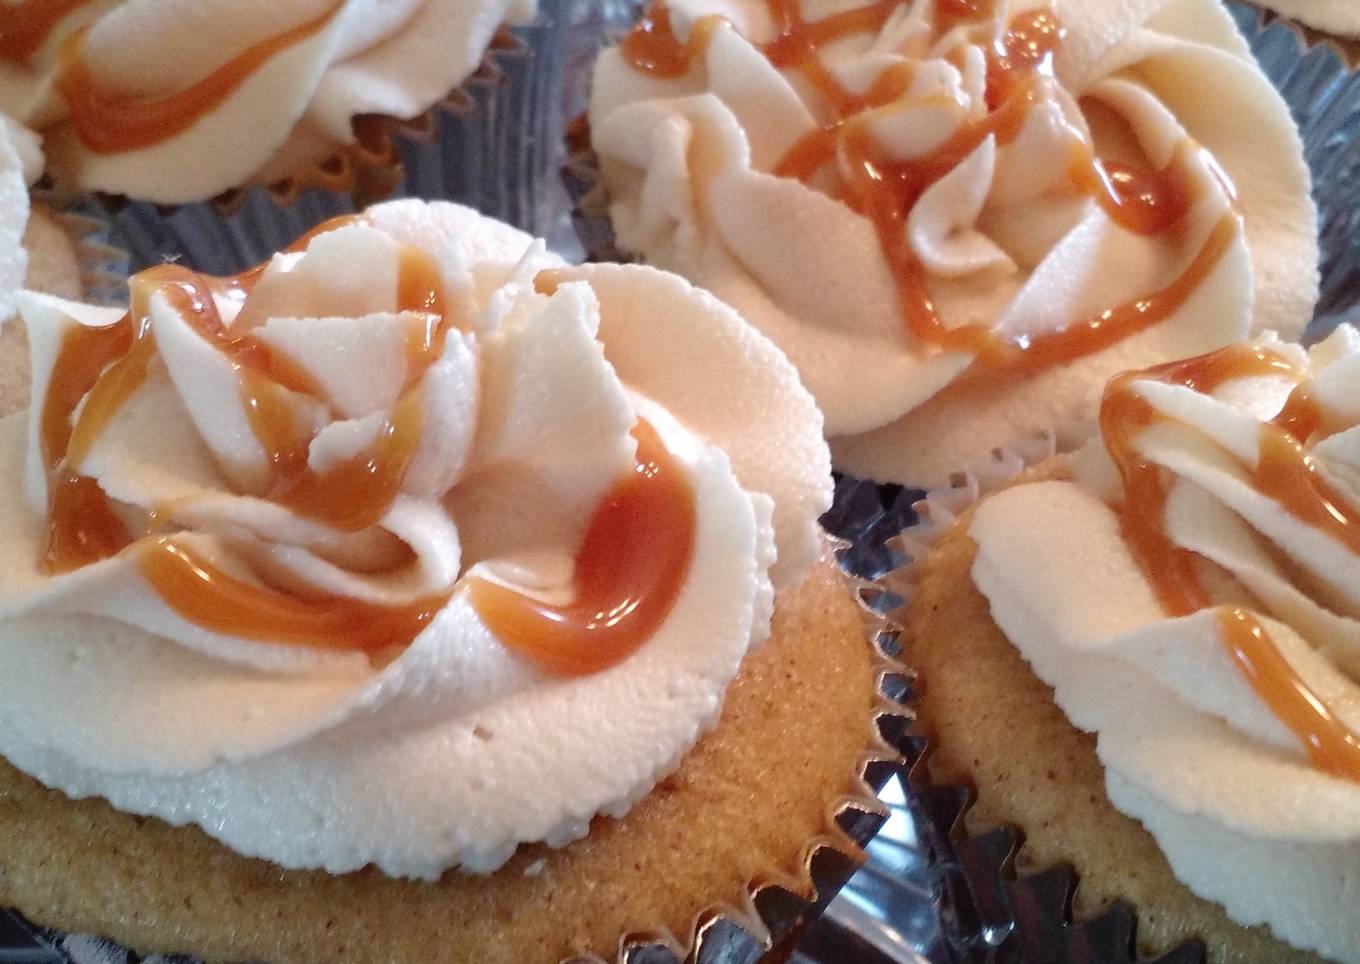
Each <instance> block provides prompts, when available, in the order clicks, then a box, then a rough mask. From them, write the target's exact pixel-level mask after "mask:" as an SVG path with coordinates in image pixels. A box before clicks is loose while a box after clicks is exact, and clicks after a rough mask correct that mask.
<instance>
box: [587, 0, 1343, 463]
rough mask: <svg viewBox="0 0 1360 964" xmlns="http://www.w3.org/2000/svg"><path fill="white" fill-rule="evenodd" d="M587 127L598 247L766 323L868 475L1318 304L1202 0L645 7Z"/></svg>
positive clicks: (1253, 104) (1259, 137)
mask: <svg viewBox="0 0 1360 964" xmlns="http://www.w3.org/2000/svg"><path fill="white" fill-rule="evenodd" d="M590 121H591V136H592V144H593V147H594V149H595V151H596V153H597V155H598V157H599V161H600V169H601V173H602V175H603V179H604V183H605V186H606V188H607V189H608V193H609V199H610V212H611V216H612V219H613V223H614V226H615V232H616V235H617V240H618V244H619V246H620V248H621V249H622V250H624V251H627V252H630V253H634V254H638V255H640V256H641V257H642V258H643V259H645V260H646V261H648V262H649V263H652V264H655V265H657V266H660V267H664V268H667V269H669V270H674V271H677V272H679V273H681V274H683V275H685V276H686V277H689V278H690V279H691V280H693V281H694V282H695V283H697V284H700V285H703V286H705V287H707V288H709V289H710V290H712V291H714V292H715V293H716V294H718V296H719V297H721V298H723V299H724V300H725V301H728V302H729V303H731V304H733V305H734V306H736V307H737V308H738V310H740V311H741V312H742V313H743V314H744V315H745V316H746V317H748V318H749V319H750V320H751V321H752V323H754V324H755V325H756V326H757V327H759V328H760V329H761V330H762V331H764V332H765V333H767V334H768V335H770V337H771V338H773V339H774V340H775V341H776V342H777V343H778V344H779V345H780V346H781V347H782V348H783V349H784V350H785V351H786V352H787V353H788V355H789V356H790V358H791V359H792V360H793V362H794V363H795V365H796V366H797V367H798V369H799V371H800V373H801V374H802V376H803V379H804V382H805V384H807V386H808V387H809V389H810V390H811V391H812V393H813V395H814V396H815V397H816V398H817V400H818V403H819V405H820V406H821V408H822V409H823V411H824V412H825V414H826V422H827V429H828V432H829V434H830V435H831V436H833V441H832V448H833V453H834V454H835V456H836V460H837V463H838V464H839V465H841V466H842V467H844V468H846V469H847V470H849V471H852V472H855V473H857V474H861V475H869V476H872V477H874V478H877V479H880V480H892V481H898V482H909V483H913V484H918V485H923V486H930V485H933V484H939V483H941V482H942V480H943V479H944V478H945V477H946V476H947V474H948V473H949V472H951V471H953V470H955V469H956V468H957V467H958V466H959V465H960V464H963V463H964V462H966V461H967V460H968V459H969V458H971V457H972V456H975V455H978V454H981V453H984V452H986V451H987V450H988V449H990V448H991V447H994V446H996V445H999V444H1002V443H1005V442H1007V441H1009V440H1012V439H1014V438H1015V437H1016V436H1017V435H1020V434H1027V433H1032V432H1035V431H1039V430H1043V429H1047V428H1051V427H1055V426H1056V427H1064V426H1066V424H1067V423H1070V422H1073V421H1080V420H1085V419H1088V418H1089V414H1090V412H1091V411H1092V410H1093V409H1094V406H1095V403H1096V401H1097V399H1098V398H1099V392H1100V388H1101V387H1102V386H1103V384H1104V382H1105V381H1106V379H1108V378H1109V377H1110V376H1112V375H1113V374H1115V373H1116V372H1118V371H1121V370H1125V369H1128V368H1136V367H1143V366H1145V365H1148V364H1152V363H1154V362H1156V361H1160V360H1164V359H1168V358H1177V357H1186V356H1188V355H1192V354H1196V353H1198V352H1201V351H1205V350H1208V349H1209V348H1213V347H1216V346H1219V345H1223V344H1227V343H1231V342H1233V341H1237V340H1241V339H1243V338H1246V337H1249V336H1250V335H1251V334H1252V333H1253V332H1260V331H1262V330H1266V329H1272V330H1277V331H1280V332H1282V333H1283V334H1285V335H1286V336H1292V335H1297V334H1298V332H1299V331H1300V330H1301V328H1302V325H1303V323H1304V322H1305V321H1306V319H1307V318H1308V316H1309V314H1310V309H1311V305H1312V303H1313V301H1314V299H1315V298H1316V291H1317V280H1316V272H1315V270H1314V268H1313V266H1314V265H1315V263H1316V253H1317V247H1316V225H1315V215H1314V211H1313V208H1312V203H1311V201H1310V199H1309V193H1308V189H1309V178H1308V173H1307V169H1306V167H1305V165H1304V163H1303V158H1302V153H1301V148H1300V146H1299V142H1298V136H1297V133H1296V132H1295V130H1294V127H1293V124H1292V121H1291V120H1290V118H1289V115H1288V112H1287V110H1286V109H1285V107H1284V104H1283V102H1282V101H1281V99H1280V98H1279V96H1278V94H1276V93H1275V91H1274V90H1273V89H1272V88H1271V86H1270V83H1269V82H1268V81H1267V79H1266V78H1265V77H1264V75H1262V74H1261V72H1260V70H1259V69H1258V68H1257V67H1256V65H1255V63H1254V61H1253V60H1252V59H1251V55H1250V53H1249V52H1248V50H1247V48H1246V45H1245V43H1244V42H1243V40H1242V39H1241V37H1240V36H1239V35H1238V34H1237V32H1236V30H1235V28H1234V26H1233V24H1232V21H1231V18H1230V17H1229V16H1228V14H1227V12H1226V11H1225V10H1224V9H1223V8H1222V7H1221V5H1220V4H1219V3H1218V2H1216V0H1140V2H1135V3H1129V2H1122V0H1121V2H1115V0H1100V2H1085V0H1083V2H1076V0H1055V2H1053V3H1052V4H1051V5H1045V4H1043V3H1038V2H1033V0H1023V2H1014V3H1005V2H990V0H988V2H978V3H964V4H959V3H943V2H937V0H914V2H896V0H878V2H871V0H801V2H800V0H668V2H666V3H665V4H664V5H658V6H655V7H653V12H652V13H651V15H650V16H649V17H648V19H647V20H645V21H644V22H643V24H642V25H641V26H640V27H639V29H638V30H637V31H635V33H634V34H633V36H632V37H630V38H629V40H628V41H627V42H625V43H624V44H622V45H621V46H620V47H617V48H615V49H612V50H610V51H607V52H605V53H604V54H603V55H602V56H601V58H600V60H599V62H598V65H597V67H596V70H595V75H594V84H593V90H592V103H591V110H590ZM1234 192H1235V196H1234ZM1239 216H1240V218H1239Z"/></svg>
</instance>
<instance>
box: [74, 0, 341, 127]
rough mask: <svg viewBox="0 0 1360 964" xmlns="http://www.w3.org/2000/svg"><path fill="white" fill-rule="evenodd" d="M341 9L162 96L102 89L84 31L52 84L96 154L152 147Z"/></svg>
mask: <svg viewBox="0 0 1360 964" xmlns="http://www.w3.org/2000/svg"><path fill="white" fill-rule="evenodd" d="M68 2H69V0H68ZM341 6H342V4H339V3H337V4H335V5H334V6H332V7H331V8H330V9H329V10H327V11H326V12H325V13H323V14H321V15H320V16H318V17H315V18H313V19H311V20H309V21H307V22H306V23H303V24H300V25H298V26H296V27H293V28H291V29H289V30H285V31H283V32H282V33H279V34H276V35H274V36H272V37H267V38H265V39H264V40H261V41H259V42H258V43H255V44H253V45H251V46H250V47H247V48H246V49H245V50H243V51H242V52H241V53H239V54H237V55H236V56H235V57H233V58H232V59H231V60H229V61H227V62H226V63H225V64H223V65H222V66H221V67H218V68H217V69H216V70H214V71H213V72H212V73H210V74H208V76H206V77H204V78H203V79H202V80H200V81H198V82H197V83H195V84H191V85H190V86H188V87H186V88H185V89H184V90H182V91H179V92H177V93H173V94H167V95H165V96H163V97H152V98H144V97H128V96H125V95H122V94H112V93H108V92H107V91H104V90H101V89H100V87H99V85H98V84H97V83H96V82H95V80H94V78H93V77H92V76H91V74H90V68H89V65H88V64H86V62H85V59H84V56H83V51H84V45H85V33H86V31H84V30H82V31H79V32H77V33H74V34H72V35H71V37H70V38H68V40H67V41H66V44H65V46H63V48H62V52H61V60H60V64H59V67H58V71H57V76H56V80H55V81H54V86H55V87H56V90H57V92H58V93H59V94H61V96H62V98H63V99H64V100H65V101H66V106H67V109H68V111H69V112H70V121H71V126H72V128H73V129H74V131H75V133H76V136H77V137H79V138H80V140H81V143H83V144H84V145H85V146H86V147H88V148H89V149H90V150H91V151H93V152H94V153H96V154H118V153H122V152H124V151H134V150H139V149H141V148H146V147H152V146H154V145H156V144H159V143H161V142H162V141H165V140H168V139H170V138H172V137H175V136H176V135H178V134H182V133H184V132H185V131H186V130H188V129H189V128H190V127H192V126H193V125H194V124H195V123H196V122H197V121H198V120H199V119H200V118H202V117H203V116H205V115H206V114H208V113H210V112H212V111H213V110H216V109H217V108H218V107H220V106H221V105H222V104H223V103H225V102H226V100H227V99H228V98H229V97H231V96H232V95H233V94H235V93H236V91H237V90H239V89H240V87H241V85H242V84H244V83H245V82H246V80H247V79H249V77H250V76H251V74H253V73H255V72H256V71H257V70H259V69H260V68H261V67H262V66H264V65H265V64H266V63H268V62H269V60H271V59H272V58H274V57H276V56H278V55H279V54H280V53H282V52H283V51H285V50H287V49H288V48H289V47H292V46H294V45H296V44H299V43H301V42H303V41H304V40H306V39H308V38H309V37H311V36H313V35H314V34H316V33H318V32H320V31H321V30H323V29H324V28H325V27H326V25H327V24H329V23H330V22H331V20H332V19H333V18H334V17H335V16H336V14H338V13H339V12H340V9H341Z"/></svg>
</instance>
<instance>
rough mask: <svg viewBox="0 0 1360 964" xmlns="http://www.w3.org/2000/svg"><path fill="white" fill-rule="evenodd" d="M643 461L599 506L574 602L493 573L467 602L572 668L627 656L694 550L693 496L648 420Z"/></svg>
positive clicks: (540, 658)
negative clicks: (502, 581)
mask: <svg viewBox="0 0 1360 964" xmlns="http://www.w3.org/2000/svg"><path fill="white" fill-rule="evenodd" d="M633 437H634V438H635V439H636V440H637V455H636V458H635V461H636V466H635V470H634V471H633V472H630V473H629V474H628V475H627V476H626V477H625V478H623V479H621V480H620V481H619V482H618V483H616V484H615V486H614V488H613V489H612V490H611V491H610V492H609V493H608V494H607V495H606V496H605V498H604V501H603V502H602V503H601V504H600V506H599V508H598V509H596V511H595V514H594V516H592V518H591V520H590V524H589V525H588V526H587V528H586V534H585V539H584V541H583V542H582V545H581V548H580V550H579V551H578V552H577V554H576V570H575V593H574V598H573V599H572V601H571V602H569V603H567V604H565V605H552V604H549V603H544V602H540V601H538V600H535V599H532V598H530V597H528V596H525V595H522V594H521V593H518V592H516V591H514V590H513V589H508V588H506V587H505V586H501V585H499V584H496V583H492V582H488V581H486V580H480V579H472V580H468V583H467V592H468V599H469V601H470V602H471V603H472V605H473V608H475V609H476V611H477V614H478V616H480V617H481V619H482V622H483V623H485V624H486V626H487V628H489V629H490V630H491V631H492V632H493V633H494V634H495V635H496V638H497V639H499V640H501V641H502V642H503V643H505V645H507V646H509V647H510V648H511V649H514V650H515V651H516V652H518V653H520V654H521V655H523V656H525V657H527V658H529V659H532V660H533V661H535V662H536V663H539V664H540V665H542V666H543V667H544V668H546V669H548V670H550V671H552V672H554V673H560V674H563V675H571V676H576V675H583V674H586V673H593V672H597V671H599V670H601V669H605V668H607V667H609V666H612V665H614V664H616V663H619V662H621V661H622V660H624V659H626V658H627V657H628V656H629V655H631V654H632V653H633V652H634V651H636V650H637V649H638V647H640V646H641V645H642V644H643V643H644V642H646V640H647V639H648V638H650V637H651V635H652V634H653V633H654V632H656V630H657V629H658V628H660V626H661V624H662V623H663V622H665V620H666V617H667V616H668V615H669V614H670V611H671V608H672V607H673V606H674V605H675V601H676V599H677V598H678V597H679V595H680V590H681V588H682V587H683V586H684V582H685V577H686V574H687V573H688V572H689V566H690V560H691V558H692V556H693V554H694V533H695V507H694V493H693V490H692V489H691V487H690V485H689V481H688V479H687V478H686V475H685V472H684V469H683V468H682V467H681V466H680V465H679V464H678V463H677V462H676V460H675V458H674V457H673V456H672V455H671V454H670V453H669V452H668V451H667V450H666V447H665V444H664V443H663V442H662V440H661V438H660V436H659V435H658V434H657V432H656V430H655V429H654V428H652V426H651V425H649V424H648V423H647V422H645V421H639V422H638V423H637V424H636V425H635V426H634V428H633Z"/></svg>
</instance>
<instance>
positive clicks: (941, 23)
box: [935, 0, 996, 33]
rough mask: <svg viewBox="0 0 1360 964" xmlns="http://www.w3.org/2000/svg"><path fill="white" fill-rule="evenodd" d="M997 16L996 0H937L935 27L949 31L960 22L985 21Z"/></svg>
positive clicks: (941, 30)
mask: <svg viewBox="0 0 1360 964" xmlns="http://www.w3.org/2000/svg"><path fill="white" fill-rule="evenodd" d="M995 16H996V0H935V29H936V31H938V32H939V33H948V32H949V31H950V30H952V29H954V28H955V27H957V26H959V25H960V24H972V23H983V22H985V21H988V20H991V19H993V18H994V17H995Z"/></svg>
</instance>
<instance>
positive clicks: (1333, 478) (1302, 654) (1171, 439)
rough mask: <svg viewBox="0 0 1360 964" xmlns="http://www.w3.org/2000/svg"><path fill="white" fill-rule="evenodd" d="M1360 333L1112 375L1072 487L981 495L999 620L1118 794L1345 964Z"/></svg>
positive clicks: (984, 564)
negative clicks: (1092, 737) (1092, 743)
mask: <svg viewBox="0 0 1360 964" xmlns="http://www.w3.org/2000/svg"><path fill="white" fill-rule="evenodd" d="M1357 376H1360V334H1357V332H1356V331H1355V330H1354V329H1352V328H1349V327H1342V328H1341V329H1339V330H1338V331H1337V332H1336V333H1335V334H1334V335H1333V336H1332V337H1330V338H1329V339H1327V340H1326V341H1325V342H1323V343H1322V344H1320V345H1318V346H1316V347H1314V348H1312V349H1310V350H1309V351H1307V352H1305V351H1304V350H1303V349H1301V348H1299V347H1298V346H1297V345H1292V344H1286V343H1282V342H1279V341H1277V340H1274V339H1273V338H1265V339H1262V340H1259V341H1257V342H1255V343H1252V344H1239V345H1235V346H1231V347H1229V348H1225V349H1220V350H1218V351H1216V352H1214V353H1212V354H1209V355H1205V356H1201V357H1198V358H1194V359H1191V360H1189V361H1184V362H1177V363H1171V364H1168V365H1164V366H1162V367H1160V368H1154V369H1150V370H1146V371H1141V372H1133V373H1129V374H1127V375H1122V376H1120V377H1119V378H1118V379H1116V380H1115V381H1113V382H1112V383H1111V385H1110V388H1109V389H1108V390H1107V392H1106V395H1105V400H1104V403H1103V406H1102V411H1101V432H1102V438H1101V439H1100V440H1097V441H1093V442H1092V443H1091V444H1089V445H1088V447H1087V448H1085V449H1083V450H1082V451H1081V452H1080V453H1078V456H1077V457H1076V459H1075V462H1074V465H1075V479H1074V480H1073V481H1057V482H1045V483H1039V484H1032V485H1021V486H1018V487H1016V488H1012V489H1008V490H1006V491H1004V492H1002V493H1000V494H998V495H996V496H994V497H992V498H990V499H988V500H986V501H985V502H984V503H983V504H982V505H981V506H979V508H978V511H977V514H976V516H975V518H974V521H973V523H972V527H971V530H970V531H971V534H972V536H973V538H974V539H975V540H976V541H977V543H978V547H979V549H978V556H977V561H976V563H975V566H974V569H973V578H974V580H975V582H976V584H977V586H978V587H979V588H980V589H981V590H982V592H983V593H984V594H985V595H986V596H987V597H988V599H989V601H990V603H991V610H992V615H993V617H994V618H995V620H996V622H997V624H998V625H999V626H1000V627H1001V628H1002V630H1004V632H1005V633H1006V635H1007V637H1008V638H1010V640H1011V641H1012V642H1014V643H1015V645H1016V646H1017V647H1019V649H1020V651H1021V652H1022V653H1023V654H1024V656H1025V658H1026V659H1027V660H1029V662H1030V664H1031V665H1032V666H1033V668H1034V670H1035V672H1036V673H1037V674H1038V675H1039V676H1040V677H1041V678H1043V679H1044V680H1045V681H1046V682H1047V683H1049V684H1050V685H1052V686H1053V687H1054V696H1055V699H1056V700H1057V702H1058V704H1059V706H1061V707H1062V709H1063V711H1064V712H1065V713H1066V714H1067V716H1068V718H1069V719H1070V720H1071V721H1072V723H1073V724H1075V725H1076V726H1078V727H1080V728H1082V729H1084V730H1088V731H1092V732H1094V733H1095V734H1096V736H1097V744H1096V746H1097V752H1098V753H1099V755H1100V759H1101V762H1102V763H1103V764H1104V766H1105V775H1106V789H1107V791H1108V793H1109V797H1110V800H1111V801H1112V802H1113V803H1114V804H1115V806H1117V807H1119V808H1120V809H1121V810H1123V811H1124V812H1126V813H1128V814H1130V815H1131V816H1133V817H1136V818H1137V819H1139V820H1141V821H1142V822H1143V824H1144V825H1145V826H1146V827H1147V829H1148V830H1149V831H1150V832H1151V833H1152V834H1153V836H1154V837H1156V839H1157V842H1158V843H1159V844H1160V845H1161V848H1162V850H1163V851H1164V852H1165V853H1166V856H1167V858H1168V860H1169V861H1170V863H1171V866H1172V868H1173V869H1174V870H1175V872H1176V874H1177V876H1178V877H1180V878H1181V879H1182V880H1183V881H1184V882H1185V883H1186V884H1187V885H1188V886H1189V887H1190V888H1191V889H1192V890H1194V891H1195V892H1197V893H1199V894H1200V895H1202V896H1204V897H1207V898H1209V899H1211V900H1215V901H1218V902H1219V903H1221V904H1222V905H1223V906H1224V907H1225V908H1226V909H1227V911H1228V913H1229V914H1230V915H1231V916H1232V918H1233V919H1234V920H1236V921H1238V922H1239V923H1242V924H1244V925H1253V924H1260V923H1264V924H1268V925H1269V926H1270V928H1271V929H1272V930H1273V931H1274V932H1275V933H1276V934H1277V935H1278V936H1279V937H1280V938H1282V939H1284V940H1286V941H1288V942H1289V943H1291V944H1294V945H1296V946H1298V947H1302V948H1306V949H1310V950H1315V951H1317V952H1319V953H1320V954H1322V955H1323V956H1325V957H1328V958H1334V959H1336V960H1338V961H1346V962H1353V961H1360V952H1357V948H1360V923H1357V917H1356V915H1355V914H1354V913H1353V912H1352V911H1353V908H1354V893H1353V890H1352V888H1351V885H1350V883H1349V882H1350V881H1351V880H1353V879H1355V877H1356V875H1357V874H1360V378H1358V377H1357Z"/></svg>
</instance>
